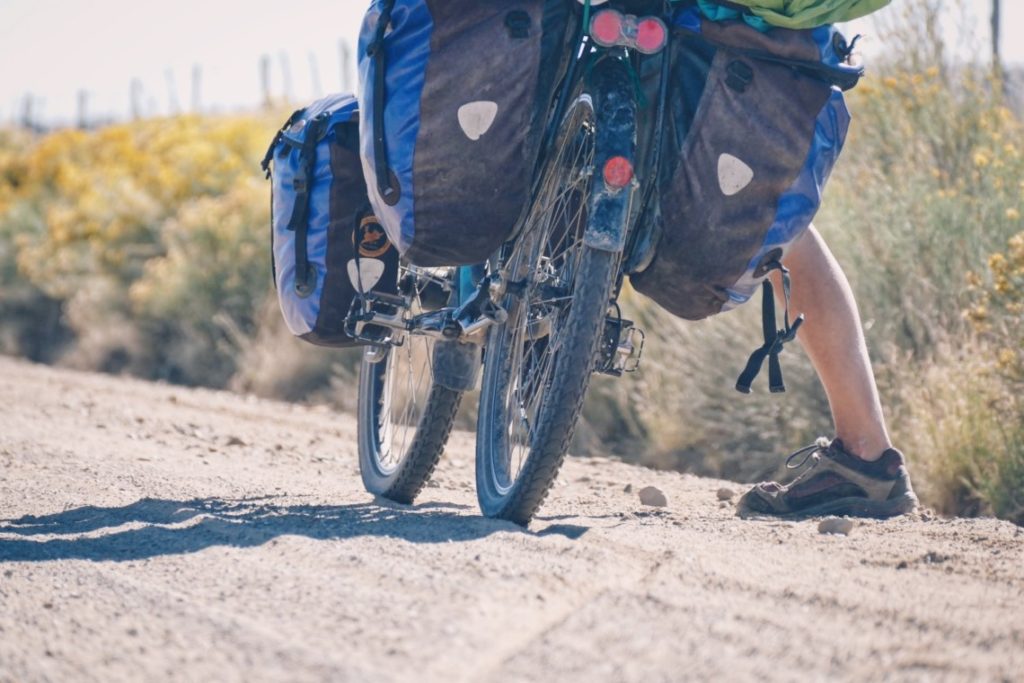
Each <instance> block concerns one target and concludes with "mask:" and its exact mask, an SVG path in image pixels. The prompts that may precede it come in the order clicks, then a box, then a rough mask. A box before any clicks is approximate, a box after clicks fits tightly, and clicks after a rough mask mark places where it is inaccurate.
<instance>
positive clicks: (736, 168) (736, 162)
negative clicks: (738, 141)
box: [718, 154, 754, 197]
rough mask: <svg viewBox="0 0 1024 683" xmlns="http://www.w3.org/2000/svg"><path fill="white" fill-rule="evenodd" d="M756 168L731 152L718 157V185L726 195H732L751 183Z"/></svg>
mask: <svg viewBox="0 0 1024 683" xmlns="http://www.w3.org/2000/svg"><path fill="white" fill-rule="evenodd" d="M753 179H754V169H752V168H750V167H749V166H747V165H746V164H745V163H743V161H742V160H741V159H737V158H736V157H734V156H733V155H731V154H723V155H722V156H720V157H718V185H719V187H721V188H722V192H723V193H724V194H725V196H726V197H731V196H733V195H734V194H736V193H738V192H739V191H740V190H742V189H743V188H745V187H746V186H747V185H749V184H750V181H752V180H753Z"/></svg>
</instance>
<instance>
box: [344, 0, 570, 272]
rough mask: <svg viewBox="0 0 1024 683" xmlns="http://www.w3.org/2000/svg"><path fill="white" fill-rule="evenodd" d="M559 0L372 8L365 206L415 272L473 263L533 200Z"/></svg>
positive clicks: (365, 60)
mask: <svg viewBox="0 0 1024 683" xmlns="http://www.w3.org/2000/svg"><path fill="white" fill-rule="evenodd" d="M569 15H570V8H569V6H568V3H566V2H565V0H374V1H373V3H372V5H371V7H370V10H369V12H368V13H367V15H366V19H365V22H364V24H363V29H362V35H361V37H360V46H359V55H360V65H359V66H360V78H361V81H362V93H363V94H362V99H361V101H360V105H361V108H362V111H363V114H364V118H363V125H362V143H361V144H362V156H363V164H364V171H365V174H366V178H367V181H368V184H369V191H370V201H371V203H372V205H373V207H374V210H375V212H376V215H377V216H379V217H380V219H381V223H382V225H383V226H384V228H385V230H386V231H387V234H388V236H389V238H390V239H391V240H392V242H393V243H395V244H396V245H397V246H398V247H399V250H400V251H401V252H402V254H403V255H404V256H405V257H406V258H408V259H409V260H410V261H411V262H412V263H414V264H416V265H421V266H441V265H468V264H474V263H479V262H481V261H484V260H486V259H487V258H488V257H489V256H490V255H491V254H492V253H493V252H494V250H495V249H497V247H499V246H500V245H501V244H502V243H503V242H504V241H505V240H507V239H508V238H509V237H510V236H511V233H512V231H513V229H514V228H515V225H516V223H517V221H518V219H519V217H520V215H521V214H522V212H523V211H524V208H525V207H526V204H527V202H528V199H529V190H530V183H531V180H532V176H533V169H534V165H535V162H536V158H537V153H538V147H539V143H540V137H541V132H542V130H543V128H544V123H545V120H546V115H547V112H548V107H549V104H550V102H551V99H552V91H553V89H554V86H555V84H556V83H557V81H558V78H559V75H560V74H561V71H562V63H563V61H564V48H565V45H566V32H567V31H568V30H569Z"/></svg>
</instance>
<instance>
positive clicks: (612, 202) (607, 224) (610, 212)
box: [583, 59, 638, 252]
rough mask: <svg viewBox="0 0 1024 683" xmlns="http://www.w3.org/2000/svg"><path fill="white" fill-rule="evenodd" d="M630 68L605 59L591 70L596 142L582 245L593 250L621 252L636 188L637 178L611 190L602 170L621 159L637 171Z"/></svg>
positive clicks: (633, 90) (634, 100)
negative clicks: (611, 160)
mask: <svg viewBox="0 0 1024 683" xmlns="http://www.w3.org/2000/svg"><path fill="white" fill-rule="evenodd" d="M628 69H629V67H628V65H626V64H625V63H623V62H622V61H620V60H618V59H605V60H603V61H602V62H600V63H599V64H598V65H597V67H596V68H595V69H594V79H595V95H596V101H595V103H594V104H595V112H594V113H595V115H596V117H597V140H596V150H595V155H594V177H593V181H592V182H593V190H592V192H591V196H590V205H589V220H588V221H587V229H586V232H585V233H584V234H583V243H584V244H586V245H587V246H588V247H591V248H593V249H600V250H602V251H611V252H621V251H622V250H623V249H625V246H626V228H627V226H628V225H629V215H630V210H631V208H632V204H633V195H634V192H635V190H636V188H637V187H638V184H637V181H636V178H635V177H634V178H633V179H632V181H631V182H630V183H629V184H628V185H626V186H625V187H621V188H616V187H610V186H608V184H607V183H606V182H605V179H604V173H603V169H604V167H605V164H607V163H608V160H609V159H612V158H614V157H624V158H625V159H627V160H628V161H629V163H630V164H631V165H632V166H633V168H636V135H637V133H636V128H637V101H636V88H635V86H634V84H633V81H632V79H631V78H630V74H629V71H628Z"/></svg>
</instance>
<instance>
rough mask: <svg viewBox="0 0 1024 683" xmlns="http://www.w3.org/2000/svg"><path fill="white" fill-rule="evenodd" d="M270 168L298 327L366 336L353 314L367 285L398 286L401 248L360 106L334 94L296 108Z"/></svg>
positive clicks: (285, 277)
mask: <svg viewBox="0 0 1024 683" xmlns="http://www.w3.org/2000/svg"><path fill="white" fill-rule="evenodd" d="M263 169H264V170H265V171H266V172H267V174H268V177H271V178H272V179H273V183H272V190H271V206H272V211H271V213H272V217H271V227H272V237H273V240H272V241H273V264H274V283H275V285H276V286H277V294H278V301H279V303H280V304H281V312H282V313H283V314H284V319H285V322H286V323H287V325H288V328H289V329H290V330H291V332H292V333H293V334H295V335H296V336H298V337H301V338H302V339H304V340H306V341H308V342H311V343H313V344H317V345H321V346H352V345H356V344H358V343H359V342H357V341H356V340H354V339H352V338H351V337H350V336H348V334H346V332H345V319H346V317H347V316H348V313H349V310H350V308H351V306H352V302H353V301H354V299H355V298H356V296H357V294H359V293H360V292H369V291H371V290H373V291H376V292H381V293H385V294H394V293H396V292H397V291H398V261H399V256H398V252H397V250H396V249H394V247H393V246H392V245H391V243H390V242H389V241H388V239H387V236H386V235H385V233H384V230H383V228H382V227H381V226H380V224H379V222H378V221H377V219H376V217H374V215H373V211H372V209H371V208H370V201H369V198H368V197H367V194H366V181H365V179H364V178H363V169H362V163H361V162H360V159H359V106H358V102H357V101H356V99H355V98H354V97H353V96H351V95H333V96H330V97H327V98H324V99H323V100H320V101H319V102H315V103H314V104H311V105H310V106H308V107H306V108H305V109H301V110H299V111H297V112H295V113H294V114H293V115H292V116H291V118H290V119H288V122H287V123H286V124H285V126H284V127H283V128H282V129H281V131H280V132H279V133H278V134H277V136H276V137H275V138H274V141H273V142H272V143H271V146H270V149H269V150H268V151H267V156H266V158H264V160H263Z"/></svg>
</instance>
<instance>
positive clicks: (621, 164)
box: [604, 157, 633, 190]
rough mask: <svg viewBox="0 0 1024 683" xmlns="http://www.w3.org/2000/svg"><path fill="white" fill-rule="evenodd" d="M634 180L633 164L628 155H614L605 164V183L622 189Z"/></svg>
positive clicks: (614, 188)
mask: <svg viewBox="0 0 1024 683" xmlns="http://www.w3.org/2000/svg"><path fill="white" fill-rule="evenodd" d="M632 181H633V164H632V163H630V161H629V159H627V158H626V157H612V158H611V159H609V160H608V161H606V162H605V164H604V184H605V185H607V186H608V187H610V188H612V189H613V190H621V189H622V188H624V187H625V186H626V185H629V184H630V183H631V182H632Z"/></svg>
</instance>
